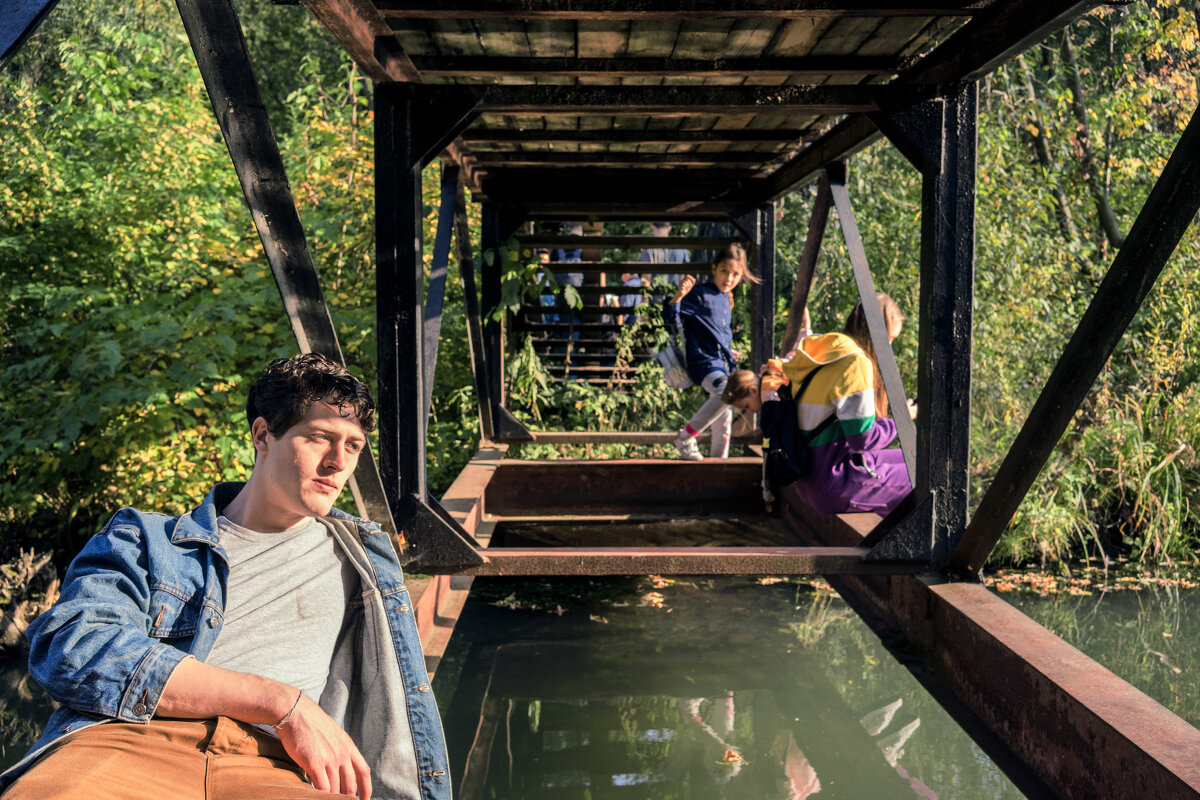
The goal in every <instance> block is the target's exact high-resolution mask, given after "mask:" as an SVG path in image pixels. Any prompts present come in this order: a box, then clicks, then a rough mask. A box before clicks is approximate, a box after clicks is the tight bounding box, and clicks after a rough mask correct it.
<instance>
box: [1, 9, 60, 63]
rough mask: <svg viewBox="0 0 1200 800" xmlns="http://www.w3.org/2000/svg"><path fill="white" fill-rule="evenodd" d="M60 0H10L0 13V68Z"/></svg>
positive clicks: (10, 58)
mask: <svg viewBox="0 0 1200 800" xmlns="http://www.w3.org/2000/svg"><path fill="white" fill-rule="evenodd" d="M56 5H58V0H10V2H9V3H7V4H6V7H5V10H4V14H3V15H0V70H2V69H4V68H5V67H6V66H8V62H9V61H10V60H12V57H13V56H15V55H16V54H17V51H18V50H20V49H21V45H23V44H25V40H26V39H28V38H29V37H30V36H32V35H33V32H34V31H36V30H37V28H38V26H39V25H41V24H42V20H44V19H45V18H46V17H47V16H48V15H49V14H50V12H51V11H52V10H53V9H54V7H55V6H56Z"/></svg>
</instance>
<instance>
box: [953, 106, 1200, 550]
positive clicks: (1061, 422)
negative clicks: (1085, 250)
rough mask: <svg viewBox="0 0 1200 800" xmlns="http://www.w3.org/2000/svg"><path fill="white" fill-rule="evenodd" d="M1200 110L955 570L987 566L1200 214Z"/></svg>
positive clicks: (986, 499)
mask: <svg viewBox="0 0 1200 800" xmlns="http://www.w3.org/2000/svg"><path fill="white" fill-rule="evenodd" d="M1198 149H1200V109H1197V110H1196V111H1194V112H1193V113H1192V119H1191V121H1190V122H1189V123H1188V126H1187V128H1186V129H1185V130H1184V131H1183V134H1182V135H1181V136H1180V137H1179V141H1178V142H1177V143H1176V144H1175V150H1174V152H1173V153H1172V154H1171V158H1170V160H1169V161H1167V165H1166V166H1165V167H1163V171H1162V173H1161V174H1160V175H1159V178H1158V180H1157V181H1156V182H1155V184H1154V188H1153V189H1151V190H1150V195H1149V197H1147V198H1146V202H1145V204H1144V205H1143V206H1142V210H1141V211H1140V212H1138V216H1137V219H1136V220H1134V223H1133V226H1132V227H1131V228H1130V229H1129V235H1128V236H1127V237H1126V239H1125V244H1124V245H1122V247H1121V250H1120V251H1119V252H1118V253H1117V256H1116V258H1115V259H1113V263H1112V266H1111V267H1109V270H1108V272H1107V273H1106V274H1105V276H1104V280H1103V282H1101V284H1100V287H1099V288H1098V289H1097V290H1096V295H1095V297H1093V298H1092V301H1091V303H1089V304H1088V308H1087V311H1085V312H1084V314H1083V317H1082V318H1081V319H1080V320H1079V326H1078V327H1077V328H1076V329H1075V332H1074V333H1073V334H1071V339H1070V341H1068V342H1067V345H1066V347H1064V348H1063V352H1062V355H1061V356H1059V359H1058V363H1057V364H1055V365H1054V371H1053V372H1051V373H1050V377H1049V378H1048V379H1047V380H1046V383H1045V385H1044V386H1043V387H1042V391H1041V394H1039V395H1038V399H1037V401H1036V402H1035V403H1034V405H1033V408H1032V409H1031V410H1030V412H1029V416H1028V417H1026V419H1025V424H1024V425H1023V426H1022V428H1021V430H1020V432H1019V433H1018V434H1017V437H1016V439H1015V440H1014V441H1013V443H1012V446H1011V447H1010V448H1009V451H1008V453H1007V454H1006V455H1005V457H1004V461H1003V462H1001V464H1000V467H999V469H997V470H996V477H995V478H994V479H993V480H992V484H991V485H990V486H989V487H988V489H987V491H986V492H985V493H984V496H983V499H982V500H981V501H980V503H979V508H978V510H977V511H976V512H975V516H974V518H973V519H972V520H971V522H970V525H969V526H968V527H967V530H966V533H965V534H963V537H962V539H961V540H960V541H959V543H958V548H957V550H955V552H954V554H953V557H952V559H951V566H952V567H953V568H954V569H957V570H961V571H963V572H967V573H973V572H978V571H979V570H981V569H983V565H984V563H985V562H986V561H987V557H988V555H989V554H990V553H991V552H992V548H994V547H995V546H996V543H997V542H999V541H1000V537H1001V536H1002V535H1003V534H1004V531H1005V529H1006V528H1007V527H1008V524H1009V522H1010V521H1011V520H1012V518H1013V515H1014V514H1015V513H1016V511H1017V508H1018V507H1019V506H1020V504H1021V501H1022V500H1023V499H1024V497H1025V493H1026V492H1028V491H1029V487H1031V486H1032V485H1033V482H1034V480H1035V479H1036V478H1037V476H1038V474H1039V473H1040V472H1041V469H1042V467H1043V466H1044V465H1045V463H1046V461H1047V460H1049V458H1050V454H1051V453H1052V452H1053V451H1054V447H1055V445H1057V444H1058V440H1059V439H1060V438H1061V437H1062V435H1063V433H1065V432H1066V430H1067V427H1068V426H1069V425H1070V424H1071V421H1072V420H1073V419H1074V418H1075V412H1076V411H1077V410H1078V409H1079V406H1080V404H1082V403H1083V400H1084V398H1085V397H1087V394H1088V392H1089V391H1091V389H1092V386H1093V384H1094V383H1095V381H1096V378H1097V377H1098V376H1099V374H1100V371H1101V370H1102V369H1104V365H1105V364H1106V363H1108V359H1109V356H1111V355H1112V352H1113V350H1114V349H1116V346H1117V343H1118V342H1119V341H1120V340H1121V337H1122V336H1123V335H1124V333H1125V330H1126V328H1128V326H1129V324H1130V323H1131V322H1132V321H1133V317H1134V315H1135V314H1136V313H1137V311H1138V309H1139V308H1141V305H1142V303H1143V302H1144V301H1145V299H1146V296H1147V295H1148V294H1149V293H1150V291H1151V289H1153V288H1154V285H1155V282H1156V281H1157V280H1158V277H1159V275H1160V274H1161V273H1162V270H1163V269H1164V268H1165V267H1166V265H1167V261H1168V259H1170V257H1171V255H1172V254H1173V253H1174V252H1175V248H1176V247H1177V246H1178V244H1179V241H1180V239H1181V238H1182V237H1183V235H1184V233H1186V231H1187V229H1188V227H1189V226H1190V225H1191V224H1192V221H1193V220H1194V219H1195V217H1196V213H1197V209H1200V160H1197V159H1196V152H1197V150H1198Z"/></svg>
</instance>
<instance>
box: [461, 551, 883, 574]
mask: <svg viewBox="0 0 1200 800" xmlns="http://www.w3.org/2000/svg"><path fill="white" fill-rule="evenodd" d="M867 552H868V550H867V549H866V548H860V547H655V548H652V549H647V548H632V547H628V548H627V547H593V548H576V547H571V548H545V547H529V548H526V547H502V548H496V549H493V550H489V551H488V552H487V561H485V562H484V563H483V564H477V565H472V566H470V567H466V568H464V569H463V570H461V571H460V573H459V574H463V575H509V576H511V575H833V574H844V573H856V572H863V571H868V572H873V573H883V572H888V571H890V570H893V569H896V568H897V567H896V566H895V565H889V564H884V563H882V562H878V561H870V562H868V561H866V560H865V556H866V554H867ZM899 568H900V569H904V567H903V566H901V567H899Z"/></svg>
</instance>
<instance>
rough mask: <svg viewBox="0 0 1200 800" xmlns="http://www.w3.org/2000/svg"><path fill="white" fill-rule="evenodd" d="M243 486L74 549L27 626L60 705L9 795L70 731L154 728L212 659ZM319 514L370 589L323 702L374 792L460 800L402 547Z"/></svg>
mask: <svg viewBox="0 0 1200 800" xmlns="http://www.w3.org/2000/svg"><path fill="white" fill-rule="evenodd" d="M240 489H241V486H240V484H228V483H225V484H218V485H217V486H215V487H213V490H212V491H211V492H210V493H209V494H208V496H207V497H206V498H205V499H204V502H203V503H201V504H200V506H199V507H198V508H195V509H193V510H192V511H190V512H189V513H187V514H185V515H183V516H181V517H168V516H166V515H164V514H148V513H143V512H139V511H135V510H133V509H122V510H121V511H118V512H117V513H116V514H115V515H114V516H113V518H112V519H111V520H109V522H108V524H107V525H105V527H104V529H103V530H101V531H100V533H98V534H96V535H95V536H93V537H92V539H91V540H90V541H89V542H88V543H87V545H86V546H85V547H84V548H83V550H82V551H81V552H80V553H79V555H78V556H76V558H75V560H74V561H73V562H72V563H71V566H70V568H69V569H68V570H67V574H66V576H65V578H64V580H63V589H62V594H61V595H60V597H59V599H58V602H57V603H55V604H54V607H53V608H51V609H50V610H49V611H47V612H46V613H45V614H43V615H41V616H40V617H38V618H37V619H36V620H34V621H33V622H32V623H31V624H30V626H29V630H28V632H27V635H28V637H29V643H30V652H29V671H30V673H31V674H32V675H33V677H34V679H35V680H36V681H37V682H38V683H39V684H41V685H42V687H43V688H45V689H46V691H47V692H48V693H49V694H50V695H51V696H52V697H53V698H54V699H56V700H58V701H59V702H60V703H62V705H61V706H60V707H59V709H58V710H57V711H55V712H54V713H53V714H52V715H51V716H50V720H49V722H48V723H47V725H46V729H45V730H44V731H43V733H42V736H41V738H39V739H38V741H37V742H36V743H35V744H34V746H33V748H32V749H30V751H29V752H28V753H27V754H26V755H25V757H24V758H23V759H22V760H21V761H20V762H19V763H18V764H16V765H15V766H13V767H12V768H10V769H9V770H8V771H7V772H5V773H4V774H3V775H0V791H3V790H4V789H5V788H6V787H7V786H8V785H9V784H11V783H12V782H13V781H14V780H16V779H17V778H18V777H19V776H20V775H21V773H23V772H24V771H25V770H26V769H28V768H29V767H30V765H31V764H32V763H33V761H34V760H35V759H36V758H37V757H38V756H39V755H41V754H42V753H43V752H44V751H45V750H46V748H47V747H49V746H50V745H51V744H53V743H54V742H55V741H57V740H59V739H60V738H61V737H63V736H66V735H68V734H71V733H75V732H77V731H79V730H81V729H83V728H86V727H90V726H92V725H96V724H99V723H103V722H107V721H110V720H120V721H122V722H132V723H145V722H148V721H149V720H150V719H151V718H152V717H153V716H154V711H155V708H156V707H157V705H158V702H159V699H160V698H161V696H162V691H163V687H164V686H165V685H166V683H167V679H168V678H170V677H171V673H172V672H173V671H174V669H175V667H176V666H177V665H178V664H179V662H180V661H182V660H183V659H184V658H186V657H187V656H189V655H191V656H194V657H196V658H198V659H200V660H201V661H203V660H205V659H206V658H207V657H208V654H209V652H211V650H212V647H213V643H214V642H216V639H217V635H218V634H219V633H220V632H221V624H222V620H223V615H224V611H225V589H226V580H227V578H228V575H229V565H228V562H227V560H226V556H225V551H224V550H223V549H222V548H221V545H220V541H219V535H218V532H217V516H218V513H219V512H218V509H220V508H224V507H225V506H226V505H228V503H229V501H230V500H232V499H233V498H234V497H235V496H236V495H237V493H238V491H240ZM322 522H323V523H324V524H325V525H326V526H327V527H328V528H329V530H330V532H331V533H332V534H333V536H334V538H335V539H336V540H337V541H338V543H339V544H340V545H341V546H342V548H343V550H344V551H345V553H346V555H347V556H348V557H349V559H350V561H351V562H352V563H353V564H354V566H355V568H356V569H357V571H358V573H359V575H360V577H361V579H362V592H361V593H360V594H358V595H356V596H355V597H354V598H353V599H352V601H351V603H350V604H349V605H348V607H347V611H346V620H345V623H344V625H343V631H342V635H341V636H339V643H338V648H337V651H336V652H335V654H334V657H333V662H332V664H331V668H330V676H329V680H328V683H327V685H326V687H325V691H324V693H323V694H322V696H321V706H322V708H324V709H325V711H326V712H327V713H328V714H329V715H330V716H331V717H333V719H334V720H336V721H337V722H338V723H339V724H341V725H342V726H343V728H345V730H346V732H347V733H349V734H350V736H351V738H352V739H353V740H354V742H355V744H356V745H358V748H359V749H360V750H361V751H362V753H363V756H364V757H365V758H366V760H367V764H368V765H369V766H370V768H371V779H372V783H373V785H374V792H375V796H376V797H379V798H381V800H390V798H397V800H449V798H450V776H449V769H448V764H447V757H446V746H445V740H444V738H443V735H442V726H441V718H440V717H439V716H438V710H437V705H436V704H435V702H434V699H433V693H432V691H431V690H430V687H429V681H428V680H427V677H426V672H425V660H424V656H423V655H422V652H421V643H420V638H419V635H418V633H417V624H416V619H415V617H414V616H413V613H412V609H411V605H412V603H411V601H410V600H409V596H408V589H407V588H405V586H404V577H403V574H402V571H401V569H400V564H399V563H398V561H397V559H396V555H395V551H394V550H393V549H392V546H391V543H390V542H389V541H388V538H387V534H385V533H384V532H383V531H382V530H381V529H380V528H379V526H378V525H376V524H375V523H372V522H365V521H363V520H359V519H356V518H354V517H351V516H350V515H348V514H344V513H342V512H340V511H338V510H337V509H334V510H333V512H332V513H331V514H330V516H328V517H325V518H323V519H322Z"/></svg>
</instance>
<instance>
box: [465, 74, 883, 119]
mask: <svg viewBox="0 0 1200 800" xmlns="http://www.w3.org/2000/svg"><path fill="white" fill-rule="evenodd" d="M475 91H477V92H478V94H479V98H480V100H479V106H478V107H479V110H480V111H481V112H482V113H484V114H509V115H521V116H526V115H536V116H541V115H544V114H555V115H563V114H566V115H583V114H593V115H595V114H602V115H607V116H613V115H618V114H633V113H636V114H650V115H654V116H655V117H661V116H663V115H687V116H691V115H694V114H721V115H724V114H728V113H729V112H730V111H731V110H734V109H739V108H747V107H748V108H752V109H753V113H754V114H771V113H785V114H786V113H795V112H797V111H803V112H806V113H809V114H850V113H855V112H866V111H875V110H877V109H878V108H879V105H878V102H877V99H876V98H877V93H878V90H877V89H875V88H872V87H868V86H780V87H760V86H712V87H699V86H688V87H676V86H510V85H497V84H490V85H484V86H480V87H477V89H475ZM581 122H582V123H585V124H586V123H587V122H588V120H587V119H586V118H584V119H583V120H581Z"/></svg>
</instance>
